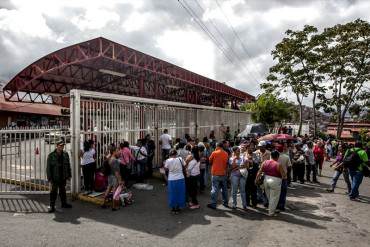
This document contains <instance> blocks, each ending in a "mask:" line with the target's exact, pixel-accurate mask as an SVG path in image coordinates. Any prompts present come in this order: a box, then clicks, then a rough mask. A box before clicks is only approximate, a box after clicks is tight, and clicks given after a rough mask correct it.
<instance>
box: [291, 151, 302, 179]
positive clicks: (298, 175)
mask: <svg viewBox="0 0 370 247" xmlns="http://www.w3.org/2000/svg"><path fill="white" fill-rule="evenodd" d="M304 166H305V157H304V152H303V151H302V148H301V144H296V145H295V149H294V150H293V159H292V167H293V182H297V180H299V182H300V183H301V184H304V169H305V167H304Z"/></svg>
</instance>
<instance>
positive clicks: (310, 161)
mask: <svg viewBox="0 0 370 247" xmlns="http://www.w3.org/2000/svg"><path fill="white" fill-rule="evenodd" d="M304 156H305V159H306V180H307V182H309V183H311V181H312V182H313V183H318V181H317V177H316V175H317V170H316V163H315V155H314V153H313V143H312V142H308V143H307V148H306V149H305V150H304ZM311 172H312V180H311Z"/></svg>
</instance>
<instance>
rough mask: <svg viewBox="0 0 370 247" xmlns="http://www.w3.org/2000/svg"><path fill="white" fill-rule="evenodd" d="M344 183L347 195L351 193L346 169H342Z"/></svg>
mask: <svg viewBox="0 0 370 247" xmlns="http://www.w3.org/2000/svg"><path fill="white" fill-rule="evenodd" d="M343 178H344V182H346V184H347V190H348V194H349V193H351V187H352V186H351V180H350V179H349V170H348V169H347V168H345V169H343Z"/></svg>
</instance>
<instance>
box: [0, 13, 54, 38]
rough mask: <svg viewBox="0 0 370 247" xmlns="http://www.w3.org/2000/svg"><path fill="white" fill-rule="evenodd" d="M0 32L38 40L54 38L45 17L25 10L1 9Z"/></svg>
mask: <svg viewBox="0 0 370 247" xmlns="http://www.w3.org/2000/svg"><path fill="white" fill-rule="evenodd" d="M0 30H4V31H8V32H12V33H15V34H19V35H26V36H30V37H38V38H50V37H52V36H53V31H52V30H51V29H50V28H49V27H48V26H47V24H46V22H45V19H44V18H43V16H41V15H34V14H33V13H30V12H29V11H26V10H25V9H20V10H7V9H0Z"/></svg>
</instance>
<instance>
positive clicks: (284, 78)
mask: <svg viewBox="0 0 370 247" xmlns="http://www.w3.org/2000/svg"><path fill="white" fill-rule="evenodd" d="M316 33H317V28H315V27H314V26H309V25H306V26H304V28H303V30H301V31H292V30H287V31H286V32H285V34H286V37H285V38H284V39H283V40H282V41H281V42H280V43H278V44H277V45H276V47H275V50H273V51H272V55H273V59H274V60H276V61H277V63H276V64H275V65H274V66H272V67H271V68H270V74H269V76H268V77H267V80H268V81H269V83H264V84H262V85H261V87H262V88H263V89H265V90H267V92H271V91H277V92H279V91H281V90H287V89H288V88H290V89H291V90H292V92H293V93H294V94H295V97H296V99H297V103H298V105H299V112H300V119H299V130H298V134H300V133H301V129H302V111H303V105H302V102H303V99H304V98H305V97H307V96H308V94H309V92H311V93H312V94H313V97H312V107H313V111H314V112H313V113H314V114H313V124H314V135H315V136H316V133H317V121H316V109H317V108H318V107H317V103H316V100H317V94H318V93H319V92H324V91H325V87H323V86H322V85H321V84H322V79H323V76H322V74H321V73H320V71H319V68H320V63H319V61H320V52H319V51H320V50H319V48H320V41H321V40H320V39H318V38H317V37H316V36H317V35H316Z"/></svg>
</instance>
